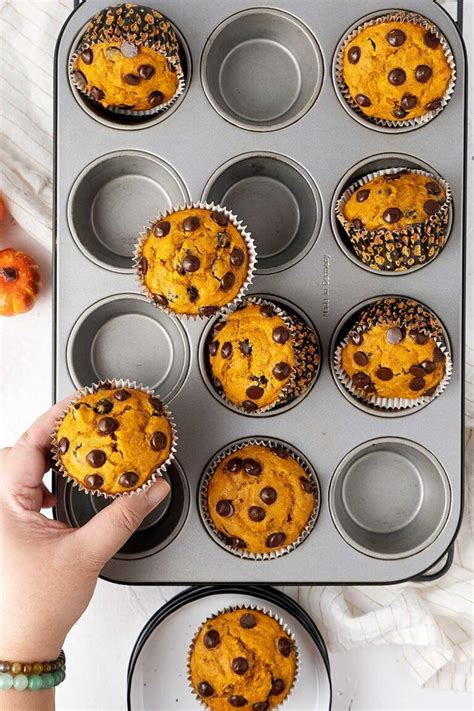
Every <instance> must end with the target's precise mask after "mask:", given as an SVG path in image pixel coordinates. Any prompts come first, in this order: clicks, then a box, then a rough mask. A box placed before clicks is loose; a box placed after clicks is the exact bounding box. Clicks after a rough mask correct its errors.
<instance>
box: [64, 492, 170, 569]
mask: <svg viewBox="0 0 474 711" xmlns="http://www.w3.org/2000/svg"><path fill="white" fill-rule="evenodd" d="M169 491H170V487H169V484H168V482H167V481H166V480H165V479H158V481H157V482H156V483H155V484H153V486H150V487H149V488H148V489H146V490H145V491H143V492H141V493H139V494H137V495H136V496H121V497H119V498H117V499H115V501H114V502H113V503H112V504H110V506H107V508H105V509H102V511H100V512H99V513H98V514H96V515H95V516H94V518H93V519H91V520H90V521H89V522H88V523H86V525H85V526H83V527H82V528H80V529H78V530H77V532H76V533H75V535H76V536H77V538H78V539H80V541H81V542H80V548H81V549H82V550H84V551H86V552H87V556H88V558H89V559H90V560H91V561H92V563H93V564H96V565H97V566H98V567H99V569H100V568H102V567H103V566H104V565H105V563H106V562H107V561H108V560H110V558H112V556H114V555H115V553H116V552H117V551H118V550H119V549H120V548H121V547H122V546H123V545H124V543H126V541H128V539H129V538H130V536H131V535H132V533H135V531H136V530H137V528H138V527H139V526H140V524H141V523H142V521H143V519H144V518H145V516H147V515H148V514H149V513H150V512H151V511H153V509H154V508H156V507H157V506H158V504H160V503H161V502H162V501H163V499H165V498H166V496H167V495H168V494H169Z"/></svg>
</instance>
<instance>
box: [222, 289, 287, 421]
mask: <svg viewBox="0 0 474 711" xmlns="http://www.w3.org/2000/svg"><path fill="white" fill-rule="evenodd" d="M209 362H210V366H211V371H212V374H213V376H214V377H215V378H216V379H217V380H218V381H219V383H220V385H221V387H222V390H223V393H224V395H225V397H226V398H227V399H228V400H229V401H230V402H232V403H234V404H235V405H238V406H240V407H243V408H244V409H245V410H247V411H249V412H254V411H255V410H257V409H261V408H265V407H267V406H268V405H271V404H273V403H275V402H276V401H277V400H278V398H279V397H280V395H281V393H282V391H283V390H284V388H285V387H286V386H287V384H288V381H289V379H290V376H291V373H292V370H293V366H294V364H295V354H294V350H293V344H292V339H291V336H290V330H289V328H288V326H287V324H286V323H285V321H284V319H283V318H282V316H280V315H278V314H277V313H276V312H275V309H274V308H273V307H272V305H271V304H262V305H260V304H255V303H248V304H247V305H246V306H244V307H243V308H242V309H239V310H238V311H235V312H234V313H231V314H229V315H227V316H226V317H225V318H223V319H222V321H220V322H219V323H218V324H217V325H216V327H215V329H214V332H213V335H212V340H211V341H210V343H209Z"/></svg>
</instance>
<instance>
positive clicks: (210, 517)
mask: <svg viewBox="0 0 474 711" xmlns="http://www.w3.org/2000/svg"><path fill="white" fill-rule="evenodd" d="M201 502H202V505H203V515H204V517H205V519H206V520H207V521H208V522H209V523H210V527H211V529H212V530H213V531H215V533H216V535H217V537H218V538H219V539H220V540H221V541H222V542H224V543H225V544H226V545H227V546H229V549H231V550H232V552H235V553H237V554H239V555H240V554H241V553H242V552H244V553H245V554H246V555H245V557H252V556H253V555H254V554H265V557H272V556H269V554H271V553H276V552H286V551H289V550H291V549H292V547H295V544H297V543H299V542H301V540H302V539H303V537H305V536H306V535H308V534H309V532H310V530H311V528H312V526H313V525H314V522H315V519H316V509H317V505H318V500H317V484H316V482H315V480H314V478H313V475H312V474H311V473H310V472H309V470H307V469H306V467H303V464H302V463H300V462H299V461H298V460H297V459H296V458H295V456H294V455H293V453H292V452H291V451H290V450H289V449H287V448H285V447H283V446H282V445H277V444H271V443H268V444H245V445H244V446H242V447H238V448H237V449H235V448H233V449H232V451H230V453H229V454H227V455H226V456H224V457H223V458H222V459H221V460H220V461H218V462H217V464H216V465H214V466H211V469H210V472H209V473H208V476H207V477H205V478H204V480H203V485H202V489H201ZM248 554H250V555H248Z"/></svg>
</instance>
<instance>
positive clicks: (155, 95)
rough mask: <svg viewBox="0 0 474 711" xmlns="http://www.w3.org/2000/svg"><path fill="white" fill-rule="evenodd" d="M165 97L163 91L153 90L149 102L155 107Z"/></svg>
mask: <svg viewBox="0 0 474 711" xmlns="http://www.w3.org/2000/svg"><path fill="white" fill-rule="evenodd" d="M164 99H165V97H164V95H163V94H162V93H161V91H152V92H151V94H150V95H149V97H148V103H149V104H150V106H152V107H153V108H154V107H155V106H159V105H160V104H162V103H163V101H164Z"/></svg>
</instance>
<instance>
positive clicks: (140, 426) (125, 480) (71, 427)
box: [53, 384, 174, 496]
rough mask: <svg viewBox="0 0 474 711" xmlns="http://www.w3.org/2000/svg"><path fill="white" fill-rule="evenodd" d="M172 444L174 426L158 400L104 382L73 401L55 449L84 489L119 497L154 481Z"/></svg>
mask: <svg viewBox="0 0 474 711" xmlns="http://www.w3.org/2000/svg"><path fill="white" fill-rule="evenodd" d="M173 445H174V432H173V425H172V422H171V420H170V416H169V413H168V412H167V410H166V409H165V408H164V406H163V404H162V402H161V400H160V399H159V398H156V397H153V396H151V395H149V394H148V393H145V392H143V391H142V390H138V389H135V388H132V387H112V386H111V385H107V384H106V385H102V386H100V387H99V388H98V389H97V390H96V391H94V392H89V393H87V394H84V395H82V396H81V397H79V398H78V399H77V400H75V401H73V402H72V403H71V404H70V405H69V407H68V409H67V411H66V413H65V415H64V417H63V418H62V421H61V422H60V424H59V426H58V427H57V429H56V432H55V434H54V439H53V452H54V455H55V457H56V459H57V462H58V464H59V467H60V469H61V470H62V472H63V473H65V474H66V475H67V476H69V477H71V478H72V479H74V480H75V481H76V482H78V483H79V484H80V485H81V487H83V488H84V489H86V490H87V491H90V492H92V493H99V492H101V493H103V494H107V495H109V496H116V495H118V494H123V493H124V492H130V491H133V490H135V489H139V488H140V487H142V486H143V485H144V484H146V483H147V482H148V483H151V481H153V478H154V475H155V474H156V472H157V471H158V470H159V469H160V468H162V467H163V466H164V465H166V464H167V463H168V461H169V459H170V455H171V452H172V449H173Z"/></svg>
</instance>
